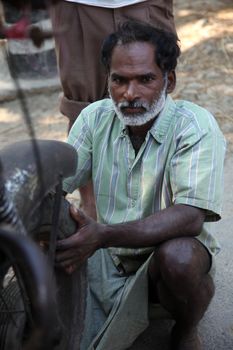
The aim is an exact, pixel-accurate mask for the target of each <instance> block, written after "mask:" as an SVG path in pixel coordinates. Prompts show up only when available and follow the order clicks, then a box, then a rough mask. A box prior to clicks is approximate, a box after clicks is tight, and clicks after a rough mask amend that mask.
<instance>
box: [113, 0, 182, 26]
mask: <svg viewBox="0 0 233 350" xmlns="http://www.w3.org/2000/svg"><path fill="white" fill-rule="evenodd" d="M114 18H115V27H116V26H117V24H118V23H119V22H123V21H125V20H127V19H135V20H138V21H143V22H146V23H149V24H151V25H152V26H154V27H157V28H160V29H164V30H167V31H171V32H174V33H176V29H175V22H174V15H173V0H166V1H165V0H148V1H145V2H140V3H138V4H135V5H130V6H125V7H120V8H118V9H115V11H114ZM115 29H117V28H115Z"/></svg>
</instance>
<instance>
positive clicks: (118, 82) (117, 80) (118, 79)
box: [112, 77, 123, 84]
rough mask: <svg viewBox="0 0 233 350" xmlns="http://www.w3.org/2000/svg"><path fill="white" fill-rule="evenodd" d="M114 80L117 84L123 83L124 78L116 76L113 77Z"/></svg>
mask: <svg viewBox="0 0 233 350" xmlns="http://www.w3.org/2000/svg"><path fill="white" fill-rule="evenodd" d="M112 82H113V83H115V84H122V83H123V79H122V78H118V77H115V78H112Z"/></svg>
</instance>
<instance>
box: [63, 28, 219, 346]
mask: <svg viewBox="0 0 233 350" xmlns="http://www.w3.org/2000/svg"><path fill="white" fill-rule="evenodd" d="M179 54H180V50H179V46H178V45H177V37H176V35H175V34H172V33H169V32H166V31H163V30H159V29H157V28H153V27H152V26H150V25H143V24H141V23H135V22H126V23H124V24H123V25H122V26H121V27H120V28H119V30H118V31H117V32H116V33H113V34H112V35H110V36H109V37H108V38H107V39H106V41H105V43H104V45H103V49H102V61H103V63H104V65H105V67H106V68H107V72H108V82H109V94H110V98H107V99H103V100H101V101H98V102H95V103H93V104H91V105H90V106H88V107H87V108H85V109H84V110H83V111H82V113H81V114H80V116H79V118H78V119H77V120H76V122H75V124H74V126H73V127H72V129H71V131H70V134H69V137H68V142H69V143H70V144H71V145H73V146H74V147H75V148H76V150H77V154H78V159H79V162H78V167H77V171H76V174H75V175H74V176H73V177H71V178H69V179H67V180H65V183H64V189H65V191H66V192H72V191H73V190H75V189H76V188H78V187H79V186H82V185H83V184H85V183H87V181H88V180H90V179H92V181H93V183H94V193H95V198H96V203H97V213H98V222H95V221H94V220H92V219H91V218H90V217H88V216H86V215H85V214H84V213H82V212H81V211H80V210H78V209H74V208H72V209H71V213H72V215H73V217H74V219H75V220H76V221H77V223H78V230H77V232H76V233H75V234H74V235H73V236H71V237H70V238H67V239H65V240H62V241H60V242H58V245H57V257H56V260H57V263H58V265H60V267H61V268H63V269H65V270H66V271H67V272H69V273H71V272H72V271H73V270H74V269H75V268H77V267H78V266H79V265H80V264H82V262H83V261H85V260H86V259H88V286H89V289H88V295H87V309H86V313H87V314H86V321H85V331H84V334H83V339H82V349H84V350H87V349H88V350H93V349H96V350H109V349H114V350H120V349H121V350H123V349H127V348H129V347H130V345H131V344H132V343H133V342H134V340H135V339H136V338H137V336H138V335H139V334H140V333H141V332H142V331H143V330H144V329H145V328H146V327H147V326H148V324H149V319H148V311H149V307H150V303H151V302H152V303H160V304H161V305H162V306H163V307H164V308H165V309H166V310H167V311H169V312H170V314H171V315H172V317H173V318H174V320H175V325H174V327H173V329H172V333H171V346H172V349H173V350H200V349H201V340H200V338H199V336H198V332H197V326H198V323H199V321H200V320H201V319H202V317H203V315H204V313H205V311H206V309H207V307H208V305H209V303H210V301H211V299H212V297H213V294H214V282H213V279H212V272H213V270H212V263H213V259H214V255H215V254H216V253H217V252H218V251H219V246H218V243H217V242H216V240H215V239H214V237H213V236H212V235H211V234H210V233H209V232H208V230H207V227H206V222H209V221H216V220H219V219H220V208H221V199H222V188H223V186H222V177H223V163H224V153H225V140H224V137H223V135H222V133H221V131H220V129H219V127H218V125H217V123H216V120H215V119H214V117H213V116H212V115H211V114H210V113H209V112H208V111H207V110H205V109H204V108H202V107H200V106H197V105H196V104H193V103H191V102H188V101H182V100H180V101H174V100H173V99H172V98H171V97H170V96H169V94H170V93H171V92H172V91H173V90H174V88H175V84H176V74H175V68H176V64H177V59H178V57H179ZM113 344H114V347H113ZM155 348H156V344H155Z"/></svg>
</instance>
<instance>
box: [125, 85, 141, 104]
mask: <svg viewBox="0 0 233 350" xmlns="http://www.w3.org/2000/svg"><path fill="white" fill-rule="evenodd" d="M124 98H125V99H126V100H127V101H133V100H135V99H137V98H139V90H138V87H137V84H136V83H135V82H130V83H128V84H127V86H126V88H125V91H124Z"/></svg>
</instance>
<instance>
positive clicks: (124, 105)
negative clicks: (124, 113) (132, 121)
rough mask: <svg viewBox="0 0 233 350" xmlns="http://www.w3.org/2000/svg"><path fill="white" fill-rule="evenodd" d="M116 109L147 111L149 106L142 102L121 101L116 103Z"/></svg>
mask: <svg viewBox="0 0 233 350" xmlns="http://www.w3.org/2000/svg"><path fill="white" fill-rule="evenodd" d="M117 107H118V108H119V109H124V108H144V109H145V110H146V111H148V110H149V108H150V105H149V103H147V102H143V101H130V102H129V101H122V102H119V103H117Z"/></svg>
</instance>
